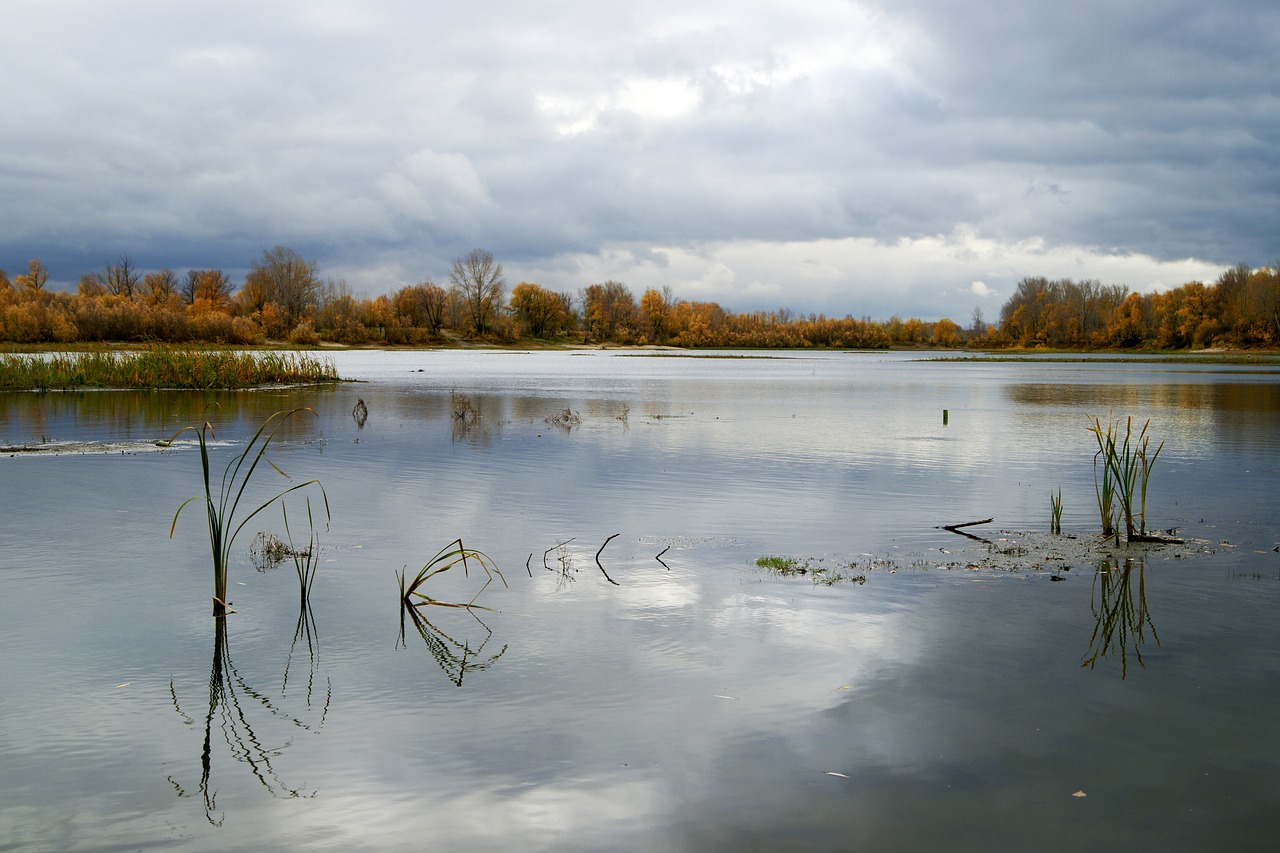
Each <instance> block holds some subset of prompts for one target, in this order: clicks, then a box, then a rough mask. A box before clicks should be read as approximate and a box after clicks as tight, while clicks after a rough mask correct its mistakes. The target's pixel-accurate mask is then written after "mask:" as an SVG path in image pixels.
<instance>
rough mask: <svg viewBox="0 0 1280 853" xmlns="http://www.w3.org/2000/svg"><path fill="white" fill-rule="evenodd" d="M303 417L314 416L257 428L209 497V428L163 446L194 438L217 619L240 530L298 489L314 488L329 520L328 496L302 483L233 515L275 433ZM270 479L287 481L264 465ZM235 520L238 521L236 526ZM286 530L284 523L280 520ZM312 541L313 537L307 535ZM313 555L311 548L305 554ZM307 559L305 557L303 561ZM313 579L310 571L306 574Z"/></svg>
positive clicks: (274, 418)
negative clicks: (211, 566)
mask: <svg viewBox="0 0 1280 853" xmlns="http://www.w3.org/2000/svg"><path fill="white" fill-rule="evenodd" d="M304 412H310V413H311V414H312V415H315V414H316V412H315V410H314V409H311V408H299V409H291V410H289V411H287V412H276V413H275V414H273V415H271V417H269V418H267V419H266V421H264V422H263V424H262V426H260V427H258V431H257V432H256V433H254V435H253V438H252V439H250V440H249V443H248V445H246V446H245V449H244V450H242V451H241V452H240V453H239V454H238V455H236V456H234V457H233V458H232V459H231V461H229V462H228V463H227V466H226V468H225V469H224V470H223V472H222V479H221V481H220V483H219V484H218V488H217V492H216V495H215V491H214V486H213V480H212V472H211V470H210V463H209V439H210V438H212V437H213V435H214V432H213V425H212V424H210V423H209V422H208V421H205V423H204V425H203V426H201V427H194V426H187V427H183V428H182V429H180V430H178V432H176V433H174V435H173V437H172V438H170V439H169V441H168V444H169V445H170V446H171V445H172V444H173V442H174V441H175V440H177V438H178V437H179V436H180V435H182V434H183V433H185V432H194V433H195V434H196V438H197V439H198V441H199V443H200V468H201V472H202V474H203V477H204V501H205V516H206V523H207V524H208V528H209V546H210V549H211V550H212V553H213V588H214V593H213V615H214V616H222V615H224V614H225V612H226V610H227V567H228V565H229V564H230V562H231V547H232V545H233V544H234V543H235V540H236V537H237V536H238V535H239V534H240V531H241V530H243V529H244V526H245V525H246V524H248V523H249V521H251V520H252V519H253V518H254V516H256V515H258V513H260V512H262V511H263V510H264V509H266V508H267V507H269V506H271V505H272V504H275V503H277V502H281V503H282V505H283V500H284V497H285V496H286V495H288V494H290V493H291V492H297V491H299V490H301V489H305V488H308V487H309V486H314V487H316V488H317V489H319V490H320V494H321V496H322V497H323V498H324V511H325V519H326V521H327V520H328V518H329V496H328V495H327V494H326V493H325V491H324V486H322V485H321V484H320V481H319V480H307V481H306V482H305V483H298V484H297V485H294V486H290V487H289V488H287V489H285V490H284V491H282V492H279V493H278V494H276V495H274V496H273V497H271V498H270V499H268V500H267V501H265V502H263V503H261V504H259V505H258V506H257V507H256V508H255V509H253V510H252V511H250V512H249V513H247V514H245V515H244V516H243V517H240V516H238V515H237V512H238V510H239V508H240V501H241V500H242V499H243V498H244V493H245V489H246V488H247V487H248V485H249V481H250V480H251V479H252V478H253V473H254V472H255V471H256V470H257V469H258V465H259V463H261V462H262V461H263V460H264V459H265V457H266V453H267V448H268V446H269V445H270V444H271V442H272V440H273V439H274V438H275V436H276V432H277V431H278V430H279V429H280V427H281V426H282V425H283V424H284V422H285V421H287V420H289V418H292V417H295V416H300V415H301V414H302V413H304ZM266 462H267V464H268V465H270V466H271V468H272V469H273V470H275V471H276V473H278V474H280V475H281V476H282V477H285V478H288V475H287V474H285V473H284V472H283V471H281V470H280V469H279V468H277V467H276V465H275V463H273V462H271V460H269V459H268V460H266ZM199 497H200V495H193V496H191V497H189V498H187V499H186V500H185V501H183V502H182V504H181V506H179V507H178V509H177V511H176V512H175V513H174V514H173V524H172V525H170V527H169V537H170V538H172V537H173V533H174V530H176V529H177V526H178V516H180V515H181V514H182V511H183V510H184V509H186V507H187V505H188V504H190V503H191V502H192V501H194V500H197V499H199ZM307 515H308V518H310V516H311V510H310V502H308V508H307ZM237 520H238V521H237ZM286 524H287V518H286ZM313 539H314V534H313ZM310 550H311V551H314V550H315V548H312V549H310ZM308 559H310V556H309V557H308ZM312 576H314V571H313V572H312ZM309 587H310V584H309V582H308V583H307V585H306V586H305V587H304V598H305V593H306V590H307V589H309Z"/></svg>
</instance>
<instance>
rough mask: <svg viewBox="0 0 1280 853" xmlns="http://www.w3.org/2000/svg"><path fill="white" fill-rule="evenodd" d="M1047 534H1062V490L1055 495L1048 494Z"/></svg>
mask: <svg viewBox="0 0 1280 853" xmlns="http://www.w3.org/2000/svg"><path fill="white" fill-rule="evenodd" d="M1049 532H1050V533H1053V534H1054V535H1057V534H1060V533H1062V489H1058V493H1057V494H1056V495H1055V494H1053V493H1052V492H1050V493H1049Z"/></svg>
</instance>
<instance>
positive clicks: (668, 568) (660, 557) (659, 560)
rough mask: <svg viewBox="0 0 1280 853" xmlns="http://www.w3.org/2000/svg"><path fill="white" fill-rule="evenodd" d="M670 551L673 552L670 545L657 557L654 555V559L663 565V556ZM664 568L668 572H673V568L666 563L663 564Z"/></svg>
mask: <svg viewBox="0 0 1280 853" xmlns="http://www.w3.org/2000/svg"><path fill="white" fill-rule="evenodd" d="M670 550H671V546H670V545H668V546H667V547H665V548H663V549H662V550H661V551H659V552H658V553H657V554H656V555H654V558H653V559H655V560H657V561H658V562H659V563H662V555H663V554H665V553H667V552H668V551H670ZM662 568H664V569H666V570H667V571H671V567H670V566H668V565H667V564H666V563H662Z"/></svg>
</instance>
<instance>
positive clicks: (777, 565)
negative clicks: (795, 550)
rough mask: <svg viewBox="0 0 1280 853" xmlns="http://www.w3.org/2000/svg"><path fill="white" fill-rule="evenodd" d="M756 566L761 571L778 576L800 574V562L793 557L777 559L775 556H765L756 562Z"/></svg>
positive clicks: (801, 570)
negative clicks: (767, 571) (764, 570)
mask: <svg viewBox="0 0 1280 853" xmlns="http://www.w3.org/2000/svg"><path fill="white" fill-rule="evenodd" d="M756 565H757V566H759V567H760V568H762V569H769V570H770V571H774V572H778V573H779V574H783V575H785V574H796V573H802V572H803V569H801V567H800V561H799V560H797V559H795V558H794V557H779V556H777V555H775V554H766V555H765V556H763V557H760V558H758V559H757V560H756Z"/></svg>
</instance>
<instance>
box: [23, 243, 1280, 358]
mask: <svg viewBox="0 0 1280 853" xmlns="http://www.w3.org/2000/svg"><path fill="white" fill-rule="evenodd" d="M48 280H49V271H48V270H47V269H46V268H45V266H44V264H43V263H42V262H41V261H39V260H38V259H35V260H32V261H31V262H30V263H29V264H28V267H27V269H26V271H25V272H23V273H21V274H19V275H16V276H14V278H13V279H12V280H10V279H9V276H8V275H6V274H5V272H4V271H3V270H0V341H11V342H15V343H41V342H54V343H74V342H98V341H103V342H106V341H121V342H145V341H155V342H167V343H197V342H203V343H226V344H263V343H266V342H268V341H274V342H288V343H292V344H296V345H317V344H320V343H324V342H332V343H338V344H348V345H362V344H373V345H392V346H394V345H406V344H408V345H421V344H441V343H447V342H451V341H459V340H467V341H479V342H486V343H493V344H512V343H517V342H519V341H521V340H527V339H536V340H550V341H555V340H570V341H577V342H583V343H616V344H637V345H639V344H665V345H671V346H683V347H745V348H806V347H832V348H860V349H861V348H886V347H891V346H909V347H925V346H935V347H947V348H949V347H959V346H978V347H1007V346H1024V347H1034V346H1051V347H1091V348H1098V347H1125V348H1132V347H1159V348H1165V349H1177V348H1188V347H1205V346H1214V345H1222V346H1280V307H1278V304H1277V303H1278V302H1280V272H1277V269H1276V268H1266V267H1264V268H1262V269H1261V270H1249V269H1248V268H1247V267H1244V266H1239V267H1235V268H1233V269H1230V270H1228V271H1226V272H1225V273H1223V276H1222V277H1221V278H1220V279H1219V280H1218V281H1217V282H1215V283H1213V284H1210V285H1205V284H1202V283H1199V282H1191V283H1189V284H1185V285H1183V286H1181V287H1179V288H1175V289H1174V290H1171V291H1168V292H1165V293H1154V294H1137V293H1133V292H1130V291H1129V289H1128V288H1127V287H1125V286H1123V285H1102V284H1099V283H1098V282H1096V281H1082V282H1075V281H1072V280H1070V279H1066V280H1054V281H1051V280H1048V279H1045V278H1026V279H1023V280H1022V281H1021V282H1019V284H1018V286H1017V288H1016V290H1015V292H1014V294H1013V295H1012V296H1011V297H1010V298H1009V300H1008V301H1007V302H1006V303H1005V304H1004V306H1003V307H1002V309H1001V312H1000V319H999V322H998V323H995V324H991V325H988V324H987V323H986V322H985V321H984V319H983V317H982V313H981V311H980V310H975V311H974V314H973V318H972V322H971V324H970V325H969V327H968V328H964V327H961V326H960V325H959V324H958V323H956V322H954V321H953V320H951V319H949V318H943V319H941V320H937V321H925V320H920V319H916V318H911V319H906V320H903V319H902V318H900V317H896V316H895V317H892V318H890V319H889V320H885V321H875V320H872V319H870V318H868V317H862V318H855V317H853V316H845V317H828V316H826V315H824V314H809V315H796V314H793V313H792V312H790V311H789V310H787V309H779V310H777V311H751V312H741V313H735V312H732V311H728V310H726V309H724V308H723V307H721V306H720V305H719V304H718V303H715V302H699V301H690V300H685V299H680V298H678V297H677V296H676V295H675V294H674V292H673V291H672V289H671V288H670V287H664V288H661V289H656V288H649V289H646V290H645V291H644V293H643V294H641V296H640V297H639V299H637V298H636V297H635V295H634V293H633V292H632V291H631V289H630V288H629V287H627V286H626V285H625V284H623V283H621V282H617V281H605V282H601V283H598V284H591V285H589V286H587V287H585V288H583V289H581V290H579V291H578V292H577V293H575V294H570V293H564V292H560V291H556V290H551V289H549V288H546V287H543V286H542V285H540V284H535V283H532V282H520V283H518V284H516V285H515V286H513V287H511V288H510V291H509V292H508V288H507V281H506V277H505V274H504V272H503V269H502V264H501V263H499V262H498V261H497V260H496V259H495V258H494V257H493V255H492V254H491V253H489V252H488V251H486V250H484V249H474V250H472V251H471V252H469V253H467V254H466V255H463V256H461V257H458V258H456V259H455V260H454V261H453V265H452V268H451V270H450V273H449V278H448V280H447V282H445V283H441V284H437V283H435V282H433V281H432V280H431V279H429V278H427V279H423V280H422V281H419V282H417V283H415V284H411V285H406V286H403V287H401V288H399V289H398V290H395V291H394V292H392V293H388V294H385V295H382V296H377V297H374V298H363V297H357V296H355V295H354V294H353V293H352V291H351V288H350V287H349V286H348V285H347V284H346V282H343V281H336V282H335V281H333V280H332V279H329V280H322V279H321V278H320V277H319V275H318V273H317V268H316V264H315V263H314V262H311V261H307V260H304V259H303V258H302V257H301V256H300V255H299V254H298V253H297V252H295V251H294V250H292V249H290V248H287V247H284V246H275V247H273V248H271V249H267V250H265V251H264V252H263V253H262V256H261V257H260V258H258V259H257V260H255V261H254V262H253V264H252V265H251V267H250V269H249V272H248V273H247V275H246V276H245V278H244V281H243V282H241V283H240V285H239V286H238V287H237V286H236V284H235V283H234V282H232V280H231V279H230V278H229V277H228V276H226V275H225V274H224V273H223V272H222V271H221V270H218V269H192V270H187V271H186V272H185V273H183V274H181V275H179V274H177V273H175V272H174V271H172V270H169V269H162V270H158V271H152V272H142V271H141V270H140V269H139V268H138V266H137V265H136V264H135V263H134V262H133V261H132V260H131V259H130V258H128V257H127V256H121V257H120V258H119V259H118V260H116V261H114V262H112V263H108V264H106V265H105V266H104V267H103V268H102V269H101V270H98V271H94V272H90V273H85V274H83V275H81V276H80V279H79V282H78V284H77V287H76V291H75V292H74V293H66V292H62V291H53V290H49V289H48V288H47V286H46V285H47V283H48Z"/></svg>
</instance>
